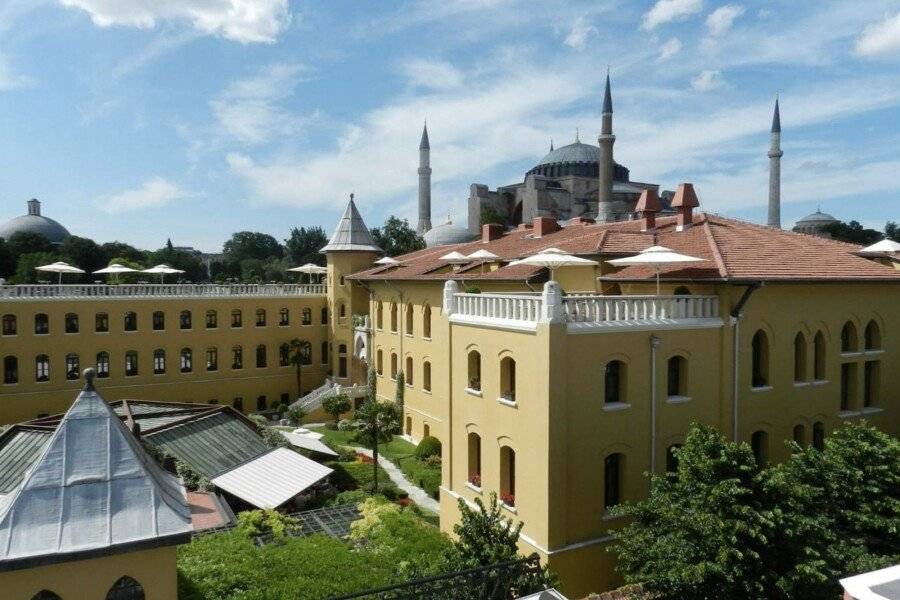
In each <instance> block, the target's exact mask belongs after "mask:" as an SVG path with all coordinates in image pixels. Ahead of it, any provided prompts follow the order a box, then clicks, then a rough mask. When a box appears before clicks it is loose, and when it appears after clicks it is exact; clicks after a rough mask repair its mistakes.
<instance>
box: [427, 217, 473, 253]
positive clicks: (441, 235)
mask: <svg viewBox="0 0 900 600" xmlns="http://www.w3.org/2000/svg"><path fill="white" fill-rule="evenodd" d="M422 237H423V238H425V245H426V246H428V247H429V248H433V247H434V246H446V245H447V244H462V243H464V242H471V241H472V239H473V238H474V237H475V236H473V235H472V234H471V233H469V230H468V229H465V228H463V227H457V226H456V225H454V224H453V223H452V222H449V221H448V222H447V223H444V224H442V225H438V226H437V227H432V228H431V229H429V230H428V231H426V232H425V234H424V235H423V236H422Z"/></svg>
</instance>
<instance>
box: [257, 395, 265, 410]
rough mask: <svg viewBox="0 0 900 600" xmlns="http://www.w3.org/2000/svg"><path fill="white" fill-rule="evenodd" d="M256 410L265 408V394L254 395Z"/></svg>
mask: <svg viewBox="0 0 900 600" xmlns="http://www.w3.org/2000/svg"><path fill="white" fill-rule="evenodd" d="M256 410H266V397H265V396H257V397H256Z"/></svg>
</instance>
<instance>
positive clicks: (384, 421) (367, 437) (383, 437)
mask: <svg viewBox="0 0 900 600" xmlns="http://www.w3.org/2000/svg"><path fill="white" fill-rule="evenodd" d="M397 427H398V418H397V411H396V409H395V408H394V407H393V406H392V405H391V404H388V403H387V402H378V401H377V400H372V399H368V400H366V401H365V402H363V404H362V406H360V407H359V408H358V409H357V410H356V420H355V421H354V429H356V437H357V439H358V440H359V441H360V442H361V443H362V444H364V445H366V446H368V447H369V448H371V449H372V455H373V456H374V458H375V461H374V463H373V465H372V468H373V470H374V473H375V475H374V482H375V484H374V486H373V491H375V490H377V489H378V446H379V445H380V444H385V443H387V442H389V441H391V440H392V439H394V433H393V432H394V431H395V430H396V429H397Z"/></svg>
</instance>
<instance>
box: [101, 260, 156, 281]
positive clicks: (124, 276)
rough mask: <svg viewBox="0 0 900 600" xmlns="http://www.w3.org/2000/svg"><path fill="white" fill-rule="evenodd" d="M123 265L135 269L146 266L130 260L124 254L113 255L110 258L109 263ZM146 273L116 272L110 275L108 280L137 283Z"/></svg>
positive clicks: (138, 269)
mask: <svg viewBox="0 0 900 600" xmlns="http://www.w3.org/2000/svg"><path fill="white" fill-rule="evenodd" d="M114 263H115V264H118V265H122V266H123V267H128V268H129V269H134V270H136V271H140V270H141V269H143V268H144V266H143V265H141V264H139V263H137V262H134V261H132V260H129V259H128V258H126V257H124V256H113V257H112V258H111V259H109V262H108V263H107V265H111V264H114ZM146 276H147V275H146V274H145V273H116V274H114V275H108V276H107V277H108V279H107V281H109V282H111V283H137V281H138V280H139V279H142V278H144V277H146Z"/></svg>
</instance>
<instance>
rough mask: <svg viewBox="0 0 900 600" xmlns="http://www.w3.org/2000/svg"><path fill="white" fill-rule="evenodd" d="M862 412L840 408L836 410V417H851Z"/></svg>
mask: <svg viewBox="0 0 900 600" xmlns="http://www.w3.org/2000/svg"><path fill="white" fill-rule="evenodd" d="M861 414H862V411H859V410H841V411H838V414H837V416H838V418H841V419H852V418H853V417H858V416H860V415H861Z"/></svg>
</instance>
